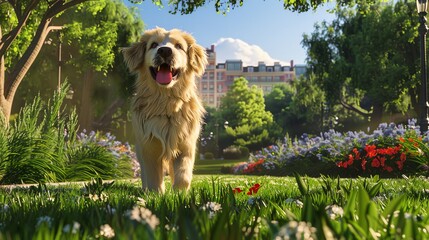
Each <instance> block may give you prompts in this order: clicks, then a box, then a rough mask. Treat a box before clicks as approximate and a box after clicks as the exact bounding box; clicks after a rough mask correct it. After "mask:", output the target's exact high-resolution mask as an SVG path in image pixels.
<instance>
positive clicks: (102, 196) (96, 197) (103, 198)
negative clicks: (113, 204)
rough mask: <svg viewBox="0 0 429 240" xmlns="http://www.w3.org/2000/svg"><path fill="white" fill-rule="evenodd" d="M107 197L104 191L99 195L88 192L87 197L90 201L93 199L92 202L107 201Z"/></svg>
mask: <svg viewBox="0 0 429 240" xmlns="http://www.w3.org/2000/svg"><path fill="white" fill-rule="evenodd" d="M108 198H109V197H108V196H107V194H106V193H104V192H102V193H101V194H100V196H99V195H97V194H91V193H90V194H89V199H91V200H92V201H94V202H97V201H101V202H107V199H108Z"/></svg>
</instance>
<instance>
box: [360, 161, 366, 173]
mask: <svg viewBox="0 0 429 240" xmlns="http://www.w3.org/2000/svg"><path fill="white" fill-rule="evenodd" d="M361 165H362V170H364V171H365V170H366V160H365V159H362V162H361Z"/></svg>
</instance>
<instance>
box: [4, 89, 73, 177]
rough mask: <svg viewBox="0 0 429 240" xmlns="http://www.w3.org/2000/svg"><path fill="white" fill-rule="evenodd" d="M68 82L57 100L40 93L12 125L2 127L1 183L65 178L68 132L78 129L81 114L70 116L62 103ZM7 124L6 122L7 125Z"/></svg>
mask: <svg viewBox="0 0 429 240" xmlns="http://www.w3.org/2000/svg"><path fill="white" fill-rule="evenodd" d="M67 91H68V85H65V86H64V88H62V91H61V92H60V93H55V94H54V97H53V101H50V100H49V101H48V102H47V103H44V102H42V100H41V99H40V96H37V97H36V98H35V99H34V100H33V102H32V103H31V104H27V105H25V106H24V107H23V108H22V109H21V111H20V112H19V114H18V117H17V118H16V120H15V121H13V122H11V123H10V126H9V127H2V128H1V129H0V131H1V133H0V147H1V150H2V153H1V155H0V183H1V184H11V183H22V182H24V183H35V182H49V181H62V180H64V164H65V161H66V159H65V155H64V151H65V149H66V148H67V144H68V143H67V136H66V135H65V131H64V129H67V135H68V136H70V135H73V134H75V132H76V123H77V116H76V114H75V112H74V111H73V112H72V113H71V114H70V115H68V116H69V118H66V117H65V116H66V114H63V113H64V111H63V110H61V105H62V102H63V100H64V97H65V94H66V92H67ZM3 126H4V125H3Z"/></svg>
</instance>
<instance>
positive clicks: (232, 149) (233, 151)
mask: <svg viewBox="0 0 429 240" xmlns="http://www.w3.org/2000/svg"><path fill="white" fill-rule="evenodd" d="M241 156H242V155H241V151H240V148H239V147H237V146H234V145H233V146H229V147H227V148H225V149H224V150H223V158H225V159H230V160H231V159H240V158H241Z"/></svg>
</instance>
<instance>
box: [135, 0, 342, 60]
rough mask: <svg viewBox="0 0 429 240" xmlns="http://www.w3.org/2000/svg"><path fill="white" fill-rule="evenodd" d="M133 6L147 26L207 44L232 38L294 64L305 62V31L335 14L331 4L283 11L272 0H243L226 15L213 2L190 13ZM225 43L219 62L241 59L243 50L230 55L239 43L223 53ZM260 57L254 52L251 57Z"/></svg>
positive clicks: (149, 4) (148, 3) (148, 4)
mask: <svg viewBox="0 0 429 240" xmlns="http://www.w3.org/2000/svg"><path fill="white" fill-rule="evenodd" d="M127 5H132V4H129V3H127ZM134 6H137V7H138V9H139V11H140V14H141V16H142V19H143V22H144V23H145V27H146V29H151V28H154V27H156V26H159V27H163V28H165V29H172V28H179V29H182V30H185V31H186V32H189V33H191V34H192V35H193V36H194V37H195V38H196V39H197V42H198V43H199V44H200V45H202V46H204V47H209V46H210V45H211V44H214V43H216V42H218V43H219V39H222V38H223V39H226V38H227V39H229V40H230V41H228V43H229V44H237V43H241V45H240V46H242V47H243V46H244V47H245V48H248V49H244V50H243V51H241V52H246V51H247V52H252V53H255V52H257V51H256V50H255V49H257V50H258V51H259V50H261V49H262V50H263V51H265V52H266V53H268V55H269V56H270V57H271V58H273V59H275V60H279V61H281V62H289V61H290V60H294V63H295V64H303V63H305V58H306V52H305V49H304V48H303V47H302V45H301V40H302V35H303V33H307V34H310V33H311V32H313V29H314V28H313V26H314V23H316V22H321V21H323V20H324V19H325V20H328V21H331V20H332V19H334V17H335V15H334V14H331V13H328V12H327V11H326V10H327V9H329V8H330V7H328V6H324V7H320V9H318V10H317V11H316V12H313V11H310V12H307V13H293V12H290V11H286V10H284V9H283V5H282V2H280V1H272V0H271V1H262V0H247V1H244V6H242V7H238V8H235V9H233V10H231V11H230V12H229V13H227V14H226V15H222V14H218V13H216V11H215V8H214V6H213V2H209V3H208V4H206V5H205V6H203V7H201V8H199V9H197V10H196V11H195V12H194V13H192V14H190V15H180V14H178V15H172V14H170V13H168V10H169V6H164V8H162V9H159V8H158V7H157V6H155V5H154V4H153V3H152V2H151V1H150V0H146V1H145V2H143V3H142V4H137V5H134ZM221 42H222V41H221ZM243 42H244V43H247V44H248V46H247V45H246V44H243ZM222 43H225V41H224V42H222ZM224 45H225V44H223V45H222V44H220V45H219V49H218V48H217V50H219V52H218V59H220V61H222V59H223V58H227V59H229V58H235V59H237V58H240V53H237V54H235V55H234V57H231V56H230V55H228V53H229V52H230V49H231V48H235V47H236V45H233V46H229V48H227V49H229V50H228V51H226V50H225V51H223V52H221V50H222V49H221V48H222V47H224ZM249 46H250V47H249ZM258 46H259V47H260V49H258V48H257V47H258ZM255 47H256V48H255ZM224 55H225V56H224ZM258 56H259V55H258V54H256V55H254V56H253V55H252V58H258Z"/></svg>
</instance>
